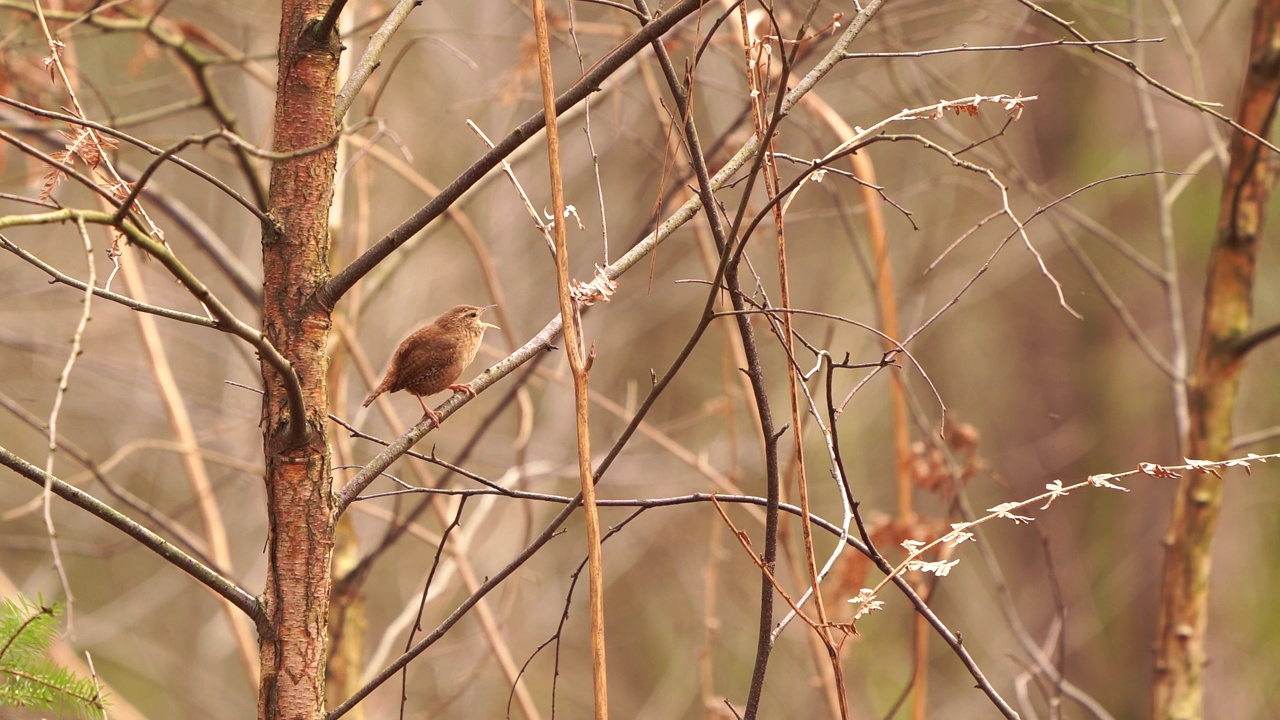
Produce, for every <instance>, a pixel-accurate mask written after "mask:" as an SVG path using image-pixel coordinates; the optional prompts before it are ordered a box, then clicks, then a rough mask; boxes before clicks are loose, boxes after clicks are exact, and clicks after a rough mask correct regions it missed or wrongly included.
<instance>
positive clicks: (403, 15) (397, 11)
mask: <svg viewBox="0 0 1280 720" xmlns="http://www.w3.org/2000/svg"><path fill="white" fill-rule="evenodd" d="M421 4H422V0H400V1H399V2H397V3H396V6H395V7H394V8H392V9H391V12H390V13H388V14H387V19H386V20H383V21H382V26H381V27H379V28H378V30H377V32H375V33H374V34H373V35H371V36H370V37H369V44H368V45H367V46H365V49H364V54H363V55H361V56H360V59H359V60H357V61H355V62H354V63H352V65H351V74H350V75H349V76H348V77H347V81H346V82H345V83H343V85H342V89H341V90H339V91H338V95H337V103H336V105H335V107H334V110H333V120H334V122H336V123H338V124H341V123H342V119H343V118H344V117H346V115H347V111H349V110H350V109H351V105H352V104H353V103H355V101H356V96H357V95H359V94H360V89H361V88H363V87H364V85H365V83H367V82H368V81H369V78H370V77H372V76H373V71H374V70H377V69H378V66H379V65H381V64H382V53H383V51H384V50H386V47H387V43H388V42H390V41H391V38H392V37H393V36H394V35H395V34H396V31H397V30H399V29H400V26H401V25H403V24H404V22H405V21H406V20H408V19H409V13H411V12H413V9H414V8H416V7H418V6H419V5H421ZM334 5H335V6H337V5H340V2H338V1H337V0H335V2H334Z"/></svg>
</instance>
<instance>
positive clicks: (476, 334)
mask: <svg viewBox="0 0 1280 720" xmlns="http://www.w3.org/2000/svg"><path fill="white" fill-rule="evenodd" d="M490 307H492V306H490ZM488 309H489V308H482V307H476V306H475V305H458V306H457V307H455V308H453V309H451V310H449V311H448V312H446V313H445V314H443V315H441V316H440V317H438V318H436V319H435V322H433V323H431V324H430V325H427V326H426V327H422V328H419V329H417V330H415V331H414V333H413V334H412V335H410V336H409V337H407V338H405V339H404V342H402V343H400V347H398V348H396V352H395V354H394V355H392V356H391V364H390V365H388V366H387V372H386V374H385V375H383V377H382V382H380V383H378V387H376V388H374V389H373V392H371V393H369V397H367V398H365V399H364V406H365V407H369V404H370V403H372V402H373V401H374V400H376V399H377V398H378V396H379V395H381V394H382V393H385V392H396V391H397V390H408V391H409V394H411V395H414V396H416V397H417V398H418V403H419V404H420V405H422V411H423V412H424V413H425V414H426V416H427V417H429V418H431V420H432V422H434V423H435V424H436V427H440V417H439V416H438V415H436V413H435V411H434V410H432V409H431V408H429V407H427V404H426V403H425V402H423V400H422V398H423V397H424V396H426V395H434V394H436V393H438V392H441V391H443V390H445V389H446V388H448V389H449V390H453V391H454V392H465V393H470V394H471V395H472V396H473V397H474V396H475V394H476V393H475V391H474V390H472V389H471V385H470V384H464V385H454V384H453V381H454V380H457V379H458V377H459V376H460V375H462V371H463V370H465V369H467V366H468V365H470V364H471V361H472V360H475V358H476V351H477V350H479V349H480V340H481V339H482V338H483V337H484V331H485V330H486V329H488V328H494V329H497V327H498V326H497V325H490V324H489V323H487V322H484V321H483V320H481V319H480V316H481V315H482V314H484V311H485V310H488Z"/></svg>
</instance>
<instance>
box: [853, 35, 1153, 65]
mask: <svg viewBox="0 0 1280 720" xmlns="http://www.w3.org/2000/svg"><path fill="white" fill-rule="evenodd" d="M1161 42H1164V38H1129V39H1128V40H1047V41H1045V42H1034V43H1023V44H1021V45H970V44H968V43H965V44H963V45H958V46H956V47H949V48H937V49H935V50H916V51H914V52H884V53H845V54H844V59H845V60H856V59H861V58H912V57H914V58H918V57H927V56H930V55H946V54H950V53H960V52H1001V51H1005V50H1032V49H1035V48H1045V47H1063V46H1076V47H1088V48H1099V47H1102V46H1104V45H1136V44H1139V43H1161Z"/></svg>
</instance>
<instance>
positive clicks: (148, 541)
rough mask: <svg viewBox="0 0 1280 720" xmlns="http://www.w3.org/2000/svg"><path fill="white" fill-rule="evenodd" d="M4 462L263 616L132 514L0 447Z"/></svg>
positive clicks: (254, 604)
mask: <svg viewBox="0 0 1280 720" xmlns="http://www.w3.org/2000/svg"><path fill="white" fill-rule="evenodd" d="M0 465H4V466H5V467H7V468H9V469H10V470H13V471H14V472H15V473H17V474H19V475H21V476H22V477H24V478H26V479H28V480H30V481H31V482H33V483H35V484H36V485H39V486H42V487H43V486H44V485H46V484H48V486H49V487H50V489H51V491H52V492H53V494H54V495H57V496H58V497H60V498H62V499H63V500H66V501H67V502H69V503H71V504H72V505H75V506H76V507H79V508H82V509H84V510H87V511H88V512H89V513H90V514H92V515H95V516H97V517H98V518H100V519H101V520H102V521H104V522H106V523H107V524H108V525H111V526H113V527H115V528H117V529H118V530H121V531H122V532H124V534H126V535H128V536H129V537H131V538H133V539H134V540H137V541H138V543H140V544H141V545H143V546H144V547H146V548H148V549H150V550H151V551H152V552H154V553H155V554H157V555H159V556H160V557H162V558H164V559H165V560H166V561H168V562H169V563H170V564H172V565H174V566H175V567H177V568H178V569H180V570H182V571H183V572H185V573H187V574H188V575H190V576H191V577H193V578H195V579H196V580H198V581H200V583H201V584H202V585H204V586H206V587H208V588H209V589H210V590H212V591H214V592H215V593H217V594H218V595H221V596H222V597H223V598H225V599H226V600H227V601H228V602H230V603H231V604H232V605H235V606H236V607H237V608H239V609H240V610H241V611H242V612H244V614H245V615H248V616H249V617H250V618H251V619H253V620H254V621H255V622H257V621H258V620H260V617H259V616H260V615H261V608H260V607H259V605H258V600H257V599H256V598H254V597H253V596H252V595H250V594H249V593H247V592H245V591H244V590H242V589H241V588H240V587H239V586H238V585H236V584H235V583H233V582H231V581H230V580H228V579H227V578H225V577H223V576H221V575H219V574H218V573H217V572H215V571H214V570H212V569H211V568H209V567H208V566H206V565H204V564H203V563H201V562H200V561H198V560H196V559H195V558H193V557H191V556H190V555H188V554H186V553H184V552H182V551H181V550H179V549H178V548H177V546H175V545H173V544H172V543H170V542H168V541H166V540H165V539H164V538H162V537H160V536H159V535H156V534H155V533H153V532H151V531H150V530H148V529H147V528H145V527H143V526H142V525H139V524H138V523H136V522H134V521H133V520H131V519H130V518H129V517H128V516H126V515H124V514H123V513H121V512H119V511H118V510H116V509H115V508H113V507H111V506H110V505H107V504H106V503H104V502H102V501H101V500H98V499H97V498H95V497H93V496H92V495H90V494H89V493H86V492H84V491H83V490H81V489H79V488H77V487H75V486H74V485H71V484H69V483H66V482H63V481H62V480H59V479H58V478H56V477H54V476H52V475H50V474H48V473H46V472H45V471H43V470H41V469H40V468H38V467H36V466H35V465H32V464H31V463H29V462H27V461H26V460H23V459H22V458H20V457H18V456H17V455H14V454H13V453H11V452H9V451H8V450H7V449H5V448H3V447H0Z"/></svg>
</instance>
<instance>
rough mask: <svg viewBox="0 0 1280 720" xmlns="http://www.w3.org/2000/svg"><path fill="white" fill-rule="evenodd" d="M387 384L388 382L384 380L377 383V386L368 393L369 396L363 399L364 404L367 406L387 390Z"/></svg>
mask: <svg viewBox="0 0 1280 720" xmlns="http://www.w3.org/2000/svg"><path fill="white" fill-rule="evenodd" d="M389 384H390V383H388V382H387V381H386V380H383V381H382V382H381V383H380V384H379V385H378V387H376V388H374V389H373V392H371V393H369V397H367V398H365V399H364V406H365V407H369V405H371V404H372V403H373V401H374V400H377V399H378V396H379V395H381V394H382V393H384V392H386V391H387V389H388V385H389Z"/></svg>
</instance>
